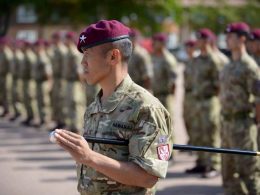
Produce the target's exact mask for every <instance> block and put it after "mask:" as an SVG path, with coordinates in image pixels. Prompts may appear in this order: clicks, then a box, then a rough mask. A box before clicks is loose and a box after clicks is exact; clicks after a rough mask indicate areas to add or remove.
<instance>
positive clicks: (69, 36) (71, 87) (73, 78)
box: [63, 32, 85, 132]
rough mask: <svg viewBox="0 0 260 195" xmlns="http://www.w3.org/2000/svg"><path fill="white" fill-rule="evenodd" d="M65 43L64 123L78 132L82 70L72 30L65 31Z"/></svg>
mask: <svg viewBox="0 0 260 195" xmlns="http://www.w3.org/2000/svg"><path fill="white" fill-rule="evenodd" d="M65 45H66V46H67V54H66V56H65V58H64V66H63V67H64V68H63V78H64V79H65V81H66V82H65V99H64V104H63V107H64V108H65V116H66V125H67V126H68V128H69V129H70V130H71V131H73V132H78V131H79V126H78V125H77V121H78V117H79V116H80V115H81V114H80V111H79V99H80V98H79V96H80V92H81V90H80V89H79V87H80V86H79V85H80V80H81V77H82V74H83V70H82V67H81V65H80V55H79V53H78V51H77V47H76V44H75V33H74V32H67V33H66V35H65ZM82 90H85V89H82ZM81 94H82V93H81ZM84 99H85V98H84ZM82 112H84V111H82ZM82 116H83V113H82Z"/></svg>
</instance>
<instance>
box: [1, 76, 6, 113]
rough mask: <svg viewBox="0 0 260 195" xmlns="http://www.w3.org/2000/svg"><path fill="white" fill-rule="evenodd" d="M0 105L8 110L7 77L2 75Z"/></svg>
mask: <svg viewBox="0 0 260 195" xmlns="http://www.w3.org/2000/svg"><path fill="white" fill-rule="evenodd" d="M0 86H1V90H0V105H1V106H3V108H4V110H6V111H7V110H8V103H7V102H8V101H7V75H0Z"/></svg>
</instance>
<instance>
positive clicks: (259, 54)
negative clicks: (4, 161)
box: [249, 28, 260, 67]
mask: <svg viewBox="0 0 260 195" xmlns="http://www.w3.org/2000/svg"><path fill="white" fill-rule="evenodd" d="M249 39H250V40H251V41H252V50H251V51H252V57H253V58H254V59H255V61H256V63H257V65H258V66H259V67H260V28H258V29H254V30H252V32H251V33H250V35H249Z"/></svg>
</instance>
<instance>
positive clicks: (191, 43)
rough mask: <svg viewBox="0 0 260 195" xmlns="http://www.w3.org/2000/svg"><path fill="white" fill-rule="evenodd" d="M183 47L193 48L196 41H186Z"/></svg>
mask: <svg viewBox="0 0 260 195" xmlns="http://www.w3.org/2000/svg"><path fill="white" fill-rule="evenodd" d="M184 45H185V46H186V47H194V46H195V45H196V41H195V40H188V41H186V42H185V43H184Z"/></svg>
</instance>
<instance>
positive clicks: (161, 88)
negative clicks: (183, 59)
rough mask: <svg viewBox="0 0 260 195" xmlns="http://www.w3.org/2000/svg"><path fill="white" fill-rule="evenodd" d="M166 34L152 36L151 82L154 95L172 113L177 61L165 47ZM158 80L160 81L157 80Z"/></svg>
mask: <svg viewBox="0 0 260 195" xmlns="http://www.w3.org/2000/svg"><path fill="white" fill-rule="evenodd" d="M166 41H167V36H166V35H165V34H163V33H157V34H155V35H154V36H153V54H152V63H153V72H154V77H153V82H152V90H153V93H154V96H155V97H157V98H158V99H159V100H160V102H161V103H162V104H163V105H164V106H165V107H166V109H167V110H168V111H169V112H170V113H171V116H172V115H173V95H174V93H175V82H176V77H177V74H176V68H177V61H176V59H175V57H174V56H173V55H172V54H171V53H170V52H169V51H168V50H167V49H166ZM159 81H160V82H159Z"/></svg>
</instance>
